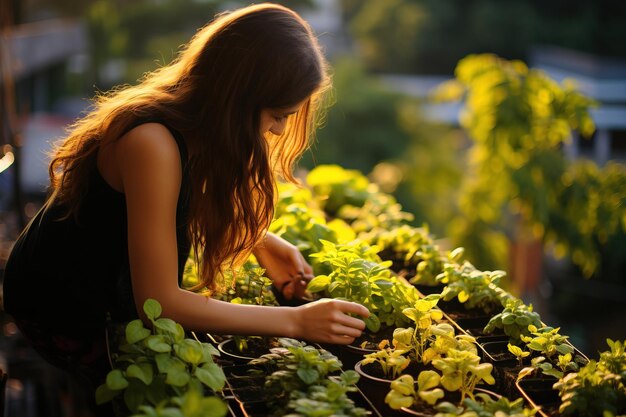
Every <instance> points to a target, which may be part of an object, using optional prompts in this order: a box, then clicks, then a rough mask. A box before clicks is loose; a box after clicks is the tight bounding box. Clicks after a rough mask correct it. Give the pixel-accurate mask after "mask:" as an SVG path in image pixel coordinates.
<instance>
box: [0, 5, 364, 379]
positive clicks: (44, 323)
mask: <svg viewBox="0 0 626 417" xmlns="http://www.w3.org/2000/svg"><path fill="white" fill-rule="evenodd" d="M328 87H329V79H328V75H327V69H326V64H325V61H324V59H323V57H322V54H321V53H320V49H319V46H318V44H317V42H316V39H315V38H314V36H313V34H312V32H311V30H310V28H309V26H308V24H307V23H306V22H304V21H303V20H302V19H301V18H300V17H299V16H298V15H297V14H296V13H294V12H293V11H291V10H289V9H287V8H285V7H282V6H278V5H270V4H263V5H255V6H250V7H247V8H243V9H240V10H237V11H235V12H232V13H227V14H223V15H221V16H218V17H217V18H216V19H215V20H214V21H213V22H212V23H210V24H209V25H207V26H206V27H204V28H203V29H201V30H200V31H199V32H198V33H197V34H196V35H195V36H194V37H193V39H192V40H191V41H190V42H189V44H188V45H186V47H185V48H184V49H183V50H182V52H181V53H180V55H179V56H178V58H177V59H176V60H175V61H174V62H173V63H172V64H170V65H168V66H165V67H163V68H160V69H158V70H156V71H154V72H153V73H150V74H148V75H147V76H146V77H145V78H144V79H143V80H142V82H141V83H140V84H138V85H137V86H133V87H124V88H120V89H118V90H116V91H112V92H110V93H108V94H106V95H102V96H100V97H98V98H97V100H96V103H95V105H94V108H93V110H92V111H91V112H90V113H89V114H87V115H86V116H85V117H84V118H82V119H81V120H79V121H78V122H76V123H75V124H74V125H73V126H72V129H71V130H70V132H69V135H68V137H67V138H66V139H65V140H64V142H63V143H62V144H61V145H60V146H59V147H58V148H57V149H56V151H55V153H54V156H53V159H52V162H51V164H50V179H51V195H50V197H49V199H48V200H47V202H46V204H45V206H44V207H43V209H42V210H41V211H40V212H39V213H38V214H37V216H36V217H35V218H34V219H33V221H32V222H31V223H30V225H29V226H28V227H27V229H26V230H25V231H24V232H23V233H22V235H21V236H20V238H19V239H18V241H17V243H16V245H15V247H14V249H13V251H12V253H11V255H10V259H9V261H8V263H7V267H6V272H5V281H4V291H5V308H6V311H7V312H9V313H11V314H12V315H13V316H14V318H15V320H16V323H17V324H18V326H19V327H20V329H21V330H22V332H23V334H24V335H25V337H26V338H28V339H30V340H31V342H32V343H33V344H34V345H35V347H36V348H37V349H38V350H39V351H40V352H41V353H42V355H44V356H45V357H46V358H47V359H48V360H50V361H51V362H53V363H55V364H57V365H59V366H62V367H64V368H67V369H72V370H77V372H78V373H79V374H80V375H82V376H86V377H87V379H88V380H89V381H91V383H93V384H94V385H96V384H98V383H100V382H101V380H102V377H103V375H104V373H105V372H106V371H107V366H106V361H105V360H104V357H105V356H104V353H105V344H104V340H103V335H104V331H103V330H104V328H105V326H106V323H107V317H111V318H112V319H113V320H116V321H127V320H130V319H133V318H136V317H138V316H140V317H141V316H142V315H143V313H142V308H141V307H142V306H143V303H144V301H145V300H146V299H148V298H154V299H156V300H158V301H159V302H160V303H161V305H162V307H163V316H165V317H169V318H171V319H173V320H175V321H177V322H179V323H181V324H182V325H183V327H184V328H186V329H187V330H196V331H200V332H213V333H218V334H246V335H253V334H254V335H275V336H289V337H294V338H300V339H307V340H309V341H313V342H326V343H344V344H345V343H350V342H352V341H353V340H354V339H355V338H356V337H358V336H359V335H360V334H361V331H362V330H363V328H364V323H363V321H362V320H360V319H358V318H356V317H352V316H353V315H358V316H362V317H366V316H367V315H368V314H369V313H368V311H367V309H366V308H365V307H363V306H361V305H358V304H355V303H349V302H345V301H339V300H319V301H317V302H313V303H309V304H306V305H303V306H300V307H293V308H292V307H264V306H247V305H235V304H229V303H224V302H221V301H218V300H215V299H212V298H207V297H205V296H202V295H199V294H196V293H193V292H190V291H187V290H184V289H181V288H180V286H179V284H180V282H181V277H182V271H183V266H184V263H185V260H186V259H187V257H188V254H189V252H190V249H193V251H194V253H195V254H196V259H199V260H200V261H199V262H200V265H199V270H200V271H201V276H202V285H203V286H206V287H208V288H213V289H214V288H215V287H216V278H217V277H218V276H219V274H220V272H221V271H223V270H224V269H225V268H230V267H235V266H237V265H240V264H241V263H242V261H244V260H245V259H246V258H247V257H248V256H249V254H250V253H254V255H255V256H256V257H257V259H258V261H259V263H260V264H261V266H263V267H265V268H266V269H267V274H268V276H269V277H270V278H272V279H273V281H274V283H275V285H276V286H277V287H278V288H281V289H283V291H284V294H285V296H286V297H287V298H290V297H294V296H299V295H301V293H302V291H303V288H304V286H305V285H306V279H307V278H308V277H310V274H311V272H312V270H311V267H310V266H309V265H308V264H307V263H306V261H305V260H304V259H303V257H302V256H301V255H300V253H299V252H298V250H297V249H296V248H295V247H294V246H293V245H291V244H289V243H287V242H286V241H284V240H282V239H280V238H278V237H276V236H274V235H271V234H267V233H266V230H267V228H268V226H269V224H270V221H271V219H272V215H273V205H274V202H275V199H276V179H277V177H278V176H280V177H283V178H285V179H287V180H290V181H295V179H294V178H293V176H292V174H291V169H292V167H293V164H294V163H295V161H297V159H298V158H299V157H300V156H301V155H302V153H303V152H304V150H305V149H306V148H307V146H308V143H309V136H310V134H311V131H312V128H313V125H314V121H315V115H316V113H317V111H318V109H319V107H320V103H321V99H322V97H323V94H324V92H325V91H326V90H327V89H328Z"/></svg>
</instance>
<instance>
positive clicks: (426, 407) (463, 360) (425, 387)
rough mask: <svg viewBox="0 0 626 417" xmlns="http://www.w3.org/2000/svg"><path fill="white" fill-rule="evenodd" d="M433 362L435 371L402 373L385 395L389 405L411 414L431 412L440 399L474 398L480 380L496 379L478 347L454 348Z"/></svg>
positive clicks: (488, 382) (454, 400)
mask: <svg viewBox="0 0 626 417" xmlns="http://www.w3.org/2000/svg"><path fill="white" fill-rule="evenodd" d="M432 364H433V366H434V368H435V369H436V371H435V370H423V371H421V372H420V373H419V374H418V376H417V380H414V378H413V377H412V376H411V375H402V376H400V377H399V378H397V379H396V380H395V381H393V382H392V383H391V384H390V391H389V392H388V394H387V395H386V397H385V402H386V403H387V404H388V405H389V407H390V408H392V409H395V410H398V409H403V410H405V412H407V413H411V414H414V413H415V412H418V413H419V415H432V414H434V410H435V408H434V406H435V404H436V403H437V402H438V401H439V400H441V399H446V401H445V402H447V403H450V402H454V403H456V404H458V405H460V404H462V403H463V401H464V400H465V399H466V398H470V399H475V391H476V389H477V388H476V385H477V384H478V383H479V382H484V383H487V384H490V385H493V384H494V383H495V380H494V378H493V376H492V375H491V371H492V368H493V367H492V365H491V364H488V363H480V357H479V356H478V355H477V354H476V351H475V350H474V351H472V350H471V349H470V350H458V349H455V348H452V349H450V350H449V351H448V352H447V353H446V354H445V355H444V356H442V357H441V358H438V359H435V360H433V361H432ZM437 371H439V372H437ZM439 387H441V388H439ZM442 388H443V389H442ZM444 389H445V391H444ZM411 410H413V411H411Z"/></svg>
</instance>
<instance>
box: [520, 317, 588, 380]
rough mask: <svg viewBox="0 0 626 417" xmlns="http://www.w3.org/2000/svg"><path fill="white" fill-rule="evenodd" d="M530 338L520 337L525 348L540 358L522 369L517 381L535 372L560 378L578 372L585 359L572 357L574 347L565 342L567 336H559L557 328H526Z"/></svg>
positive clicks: (536, 358)
mask: <svg viewBox="0 0 626 417" xmlns="http://www.w3.org/2000/svg"><path fill="white" fill-rule="evenodd" d="M528 330H529V331H530V333H531V335H530V336H521V338H522V341H523V342H524V343H526V346H527V347H528V348H529V349H530V350H533V351H535V352H537V353H538V354H539V355H541V356H537V357H535V358H533V359H532V360H531V366H529V367H526V368H524V369H522V370H521V371H520V372H519V374H518V377H517V378H518V380H519V379H522V378H524V377H526V376H528V375H531V374H533V373H535V372H537V371H541V372H542V373H543V374H544V375H551V376H553V377H555V378H561V377H563V375H564V374H565V373H567V372H572V371H576V370H578V367H579V364H580V363H585V362H586V359H585V358H583V357H582V356H580V355H577V354H576V355H572V354H573V353H574V347H573V346H572V345H571V344H570V343H568V342H567V339H568V336H564V335H561V334H560V333H559V330H560V329H559V328H558V327H557V328H553V327H549V326H544V327H542V328H540V329H537V328H536V327H535V326H533V325H529V326H528Z"/></svg>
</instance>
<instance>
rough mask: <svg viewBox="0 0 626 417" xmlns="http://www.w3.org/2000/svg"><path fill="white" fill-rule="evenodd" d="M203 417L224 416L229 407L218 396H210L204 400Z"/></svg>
mask: <svg viewBox="0 0 626 417" xmlns="http://www.w3.org/2000/svg"><path fill="white" fill-rule="evenodd" d="M202 412H203V414H202V417H224V416H225V415H226V413H228V407H227V406H226V404H225V403H224V401H222V400H220V399H219V398H217V397H208V398H204V399H203V400H202Z"/></svg>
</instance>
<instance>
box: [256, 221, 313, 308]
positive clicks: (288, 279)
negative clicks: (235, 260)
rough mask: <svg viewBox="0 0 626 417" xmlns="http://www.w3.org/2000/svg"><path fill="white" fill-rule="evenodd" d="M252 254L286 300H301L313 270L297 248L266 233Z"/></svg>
mask: <svg viewBox="0 0 626 417" xmlns="http://www.w3.org/2000/svg"><path fill="white" fill-rule="evenodd" d="M253 253H254V256H255V257H256V259H257V261H259V265H261V267H262V268H265V273H266V275H267V276H268V277H269V278H271V280H272V281H273V282H274V285H275V286H276V288H278V289H279V290H280V292H281V293H282V294H283V296H284V297H285V298H286V299H287V300H291V299H292V298H294V297H295V298H302V296H303V295H304V293H305V290H306V286H307V283H308V282H309V281H310V280H311V279H312V278H313V268H311V266H310V265H309V264H308V263H307V262H306V260H305V259H304V257H303V256H302V254H301V253H300V251H299V250H298V248H296V247H295V246H294V245H292V244H291V243H289V242H287V241H286V240H284V239H282V238H280V237H278V236H276V235H275V234H273V233H268V234H267V235H266V237H265V239H264V240H263V242H262V243H261V244H259V245H258V246H257V247H256V248H255V249H254V251H253Z"/></svg>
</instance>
